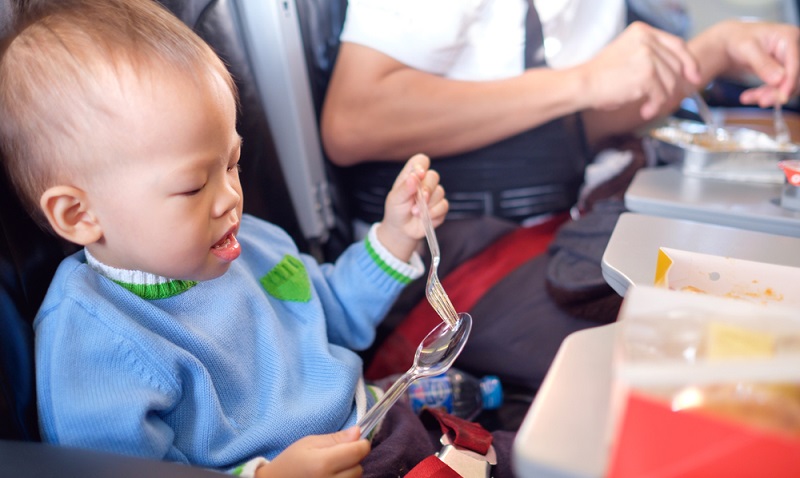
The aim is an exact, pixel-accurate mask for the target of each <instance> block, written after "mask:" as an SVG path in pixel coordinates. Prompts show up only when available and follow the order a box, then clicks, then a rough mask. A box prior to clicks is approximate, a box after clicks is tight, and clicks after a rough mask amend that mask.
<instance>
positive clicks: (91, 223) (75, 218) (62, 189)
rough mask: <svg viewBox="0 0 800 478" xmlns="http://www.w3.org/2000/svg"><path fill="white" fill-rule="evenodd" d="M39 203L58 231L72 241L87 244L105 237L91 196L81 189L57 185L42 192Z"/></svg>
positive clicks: (57, 232)
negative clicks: (92, 205)
mask: <svg viewBox="0 0 800 478" xmlns="http://www.w3.org/2000/svg"><path fill="white" fill-rule="evenodd" d="M39 206H40V207H41V208H42V211H43V212H44V215H45V217H47V221H48V222H49V223H50V227H52V228H53V230H54V231H55V232H56V234H58V235H59V236H61V237H63V238H64V239H66V240H68V241H70V242H73V243H75V244H79V245H82V246H85V245H88V244H92V243H94V242H97V241H99V240H100V238H101V237H103V231H102V229H101V228H100V224H99V223H98V222H97V218H96V217H95V215H94V214H93V212H92V210H91V208H90V207H89V201H88V197H87V196H86V193H85V192H84V191H82V190H81V189H78V188H76V187H73V186H53V187H51V188H49V189H48V190H46V191H45V192H44V193H42V197H41V198H40V199H39Z"/></svg>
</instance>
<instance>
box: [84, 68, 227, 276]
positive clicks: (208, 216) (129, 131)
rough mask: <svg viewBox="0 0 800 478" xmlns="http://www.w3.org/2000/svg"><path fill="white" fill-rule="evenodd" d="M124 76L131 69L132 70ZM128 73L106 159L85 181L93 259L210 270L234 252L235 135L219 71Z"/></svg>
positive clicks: (174, 271) (176, 271) (201, 272)
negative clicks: (95, 238) (93, 223)
mask: <svg viewBox="0 0 800 478" xmlns="http://www.w3.org/2000/svg"><path fill="white" fill-rule="evenodd" d="M129 76H131V75H129ZM200 83H202V81H201V80H197V81H192V80H191V78H190V77H186V76H183V75H176V74H170V75H166V76H165V75H161V76H156V75H153V78H151V79H147V80H144V81H141V80H134V79H130V81H127V82H123V88H122V90H121V91H120V92H118V93H117V94H116V96H117V97H118V98H117V99H116V100H112V101H114V105H115V106H116V109H115V110H114V111H115V118H118V119H114V120H112V121H113V128H110V129H112V130H113V134H112V135H111V138H109V145H108V146H109V148H108V149H109V150H113V151H115V154H116V157H112V158H108V163H107V166H108V167H103V166H101V167H100V168H98V170H97V171H96V173H95V177H94V180H92V181H91V182H90V186H89V188H88V189H89V190H88V191H87V193H88V194H89V200H90V202H91V207H92V208H93V210H94V211H95V213H96V215H97V219H98V220H99V222H100V225H101V227H102V230H103V237H102V239H101V240H100V241H99V242H97V243H95V244H92V245H90V246H88V247H89V248H90V252H92V254H93V255H94V256H95V257H96V258H97V259H99V260H100V261H102V262H104V263H106V264H108V265H110V266H113V267H117V268H121V269H131V270H142V271H145V272H150V273H154V274H158V275H162V276H165V277H169V278H173V279H184V280H208V279H212V278H216V277H219V276H220V275H222V274H223V273H225V271H227V269H228V267H229V265H230V263H231V261H233V260H235V259H236V258H237V257H239V254H240V252H241V250H240V248H239V243H238V242H237V241H236V234H237V232H238V228H239V221H240V220H241V217H242V188H241V184H240V182H239V170H238V162H239V153H240V146H241V138H240V137H239V135H238V134H237V132H236V106H235V103H234V98H233V95H232V93H231V92H230V90H229V89H228V88H227V86H226V85H225V83H224V82H223V81H222V79H219V78H216V77H215V80H214V81H213V82H211V84H210V85H208V84H205V83H208V82H205V83H204V84H202V85H201V84H200Z"/></svg>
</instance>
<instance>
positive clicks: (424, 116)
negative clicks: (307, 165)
mask: <svg viewBox="0 0 800 478" xmlns="http://www.w3.org/2000/svg"><path fill="white" fill-rule="evenodd" d="M351 53H352V54H351ZM373 62H375V63H377V64H378V66H377V67H372V66H366V67H365V65H372V64H373ZM582 81H585V80H583V79H582V77H581V76H580V75H578V74H577V72H575V71H554V70H549V69H537V70H528V71H527V72H525V73H524V74H523V75H521V76H519V77H516V78H511V79H505V80H497V81H482V82H473V81H456V80H450V79H446V78H442V77H438V76H435V75H432V74H428V73H424V72H420V71H417V70H414V69H411V68H409V67H407V66H405V65H402V64H400V63H398V62H396V61H394V60H392V59H390V58H389V57H386V56H385V55H382V54H380V53H377V52H374V51H372V50H369V49H366V48H365V47H360V46H358V45H351V44H343V46H342V50H341V52H340V56H339V59H338V60H337V67H336V71H335V72H334V75H333V78H332V80H331V85H330V87H329V90H328V96H327V99H326V104H325V107H324V109H323V115H322V135H323V141H324V144H325V148H326V151H327V153H328V156H329V157H330V158H331V160H332V161H334V162H335V163H337V164H340V165H351V164H355V163H358V162H361V161H364V160H376V159H377V160H398V161H399V160H405V159H407V158H408V157H409V156H410V155H412V154H414V153H418V152H424V153H426V154H428V155H430V156H441V155H449V154H455V153H459V152H463V151H469V150H472V149H475V148H479V147H481V146H485V145H488V144H491V143H494V142H496V141H499V140H501V139H504V138H506V137H509V136H512V135H514V134H517V133H520V132H522V131H525V130H528V129H530V128H533V127H535V126H538V125H541V124H543V123H545V122H547V121H550V120H552V119H554V118H557V117H560V116H563V115H566V114H569V113H573V112H575V111H578V110H580V109H582V108H584V107H585V106H586V105H585V104H584V102H583V100H584V99H583V97H582V95H581V91H585V88H583V86H584V85H582V84H581V83H582Z"/></svg>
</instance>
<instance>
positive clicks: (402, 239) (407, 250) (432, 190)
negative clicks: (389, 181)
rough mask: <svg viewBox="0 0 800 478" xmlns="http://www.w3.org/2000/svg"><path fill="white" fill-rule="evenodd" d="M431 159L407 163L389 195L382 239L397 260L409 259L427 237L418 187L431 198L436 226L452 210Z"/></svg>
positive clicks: (416, 158)
mask: <svg viewBox="0 0 800 478" xmlns="http://www.w3.org/2000/svg"><path fill="white" fill-rule="evenodd" d="M430 163H431V160H430V159H429V158H428V157H427V156H425V155H424V154H417V155H415V156H413V157H412V158H411V159H409V160H408V162H406V165H405V167H404V168H403V170H402V171H401V172H400V174H399V175H398V176H397V179H396V180H395V182H394V185H393V186H392V190H391V191H389V194H388V195H387V196H386V205H385V210H384V213H383V221H382V222H381V225H380V227H378V231H377V233H378V240H380V241H381V244H383V245H384V247H386V249H388V250H389V252H391V253H392V254H394V256H395V257H397V258H398V259H402V260H405V261H407V260H409V259H410V258H411V254H412V253H413V252H414V249H415V248H416V246H417V243H418V241H419V239H421V238H423V237H425V228H424V226H423V225H422V216H421V215H420V211H419V208H418V207H417V202H416V201H417V188H418V187H419V186H420V185H421V186H422V190H423V195H424V196H425V198H426V199H427V202H428V209H429V211H430V217H431V221H432V222H433V226H434V227H436V226H438V225H439V224H441V223H442V222H443V221H444V217H445V215H447V210H448V209H449V208H450V205H449V203H448V202H447V199H445V197H444V189H443V188H442V186H441V185H440V184H439V173H437V172H436V171H434V170H432V169H428V168H429V167H430Z"/></svg>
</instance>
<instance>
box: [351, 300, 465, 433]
mask: <svg viewBox="0 0 800 478" xmlns="http://www.w3.org/2000/svg"><path fill="white" fill-rule="evenodd" d="M471 330H472V316H470V315H469V314H467V313H466V312H462V313H460V314H458V322H456V324H455V325H454V326H453V327H450V326H449V325H447V324H446V323H445V322H442V323H440V324H439V325H437V326H436V327H434V328H433V330H431V331H430V332H428V335H426V336H425V338H424V339H422V342H420V344H419V346H418V347H417V352H416V353H415V354H414V364H413V365H412V366H411V368H410V369H408V371H407V372H406V373H404V374H403V375H401V376H400V378H398V379H397V380H396V381H395V382H394V383H393V384H392V386H391V387H389V390H387V391H386V393H385V394H384V395H383V396H382V397H381V398H380V400H378V403H376V404H375V406H373V407H372V408H370V409H369V410H368V411H367V413H366V414H364V416H363V417H362V418H361V420H360V421H359V422H358V426H359V427H360V428H361V438H366V437H367V436H369V434H370V433H371V432H372V429H373V428H375V425H377V424H378V423H380V421H381V420H382V419H383V417H384V415H386V412H388V411H389V409H390V408H391V407H392V405H394V403H395V402H396V401H397V400H398V399H399V398H400V397H401V396H402V395H403V394H404V393H405V392H406V390H407V389H408V387H409V385H411V383H412V382H413V381H414V380H417V379H418V378H422V377H432V376H434V375H440V374H443V373H444V372H446V371H447V370H448V369H449V368H450V366H452V365H453V362H455V360H456V358H457V357H458V355H459V354H460V353H461V351H462V350H463V349H464V345H465V344H466V343H467V338H468V337H469V333H470V331H471Z"/></svg>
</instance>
